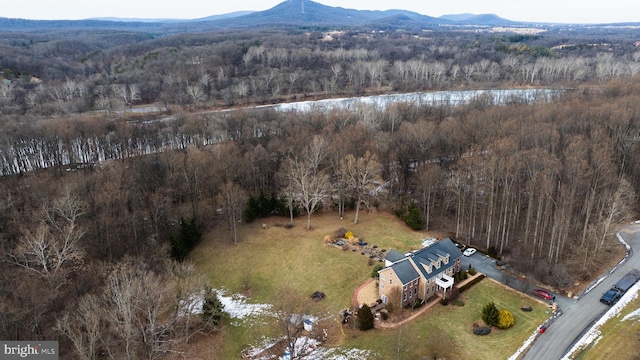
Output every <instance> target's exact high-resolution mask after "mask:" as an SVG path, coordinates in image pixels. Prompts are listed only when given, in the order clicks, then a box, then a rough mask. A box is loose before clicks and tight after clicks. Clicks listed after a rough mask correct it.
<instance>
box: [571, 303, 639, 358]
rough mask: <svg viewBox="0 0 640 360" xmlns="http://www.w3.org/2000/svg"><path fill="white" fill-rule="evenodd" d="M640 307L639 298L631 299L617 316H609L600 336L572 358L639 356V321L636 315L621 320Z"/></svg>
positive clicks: (601, 328)
mask: <svg viewBox="0 0 640 360" xmlns="http://www.w3.org/2000/svg"><path fill="white" fill-rule="evenodd" d="M639 308H640V299H637V298H636V299H635V300H633V301H631V302H630V303H629V304H628V305H627V306H625V307H624V309H622V311H621V312H620V314H618V316H615V317H613V318H611V319H610V320H609V321H607V322H606V323H605V324H604V325H603V326H602V327H600V332H601V333H602V334H603V336H602V338H601V339H599V340H598V341H597V343H596V344H595V345H592V346H589V347H587V348H586V349H584V350H582V351H581V352H579V353H578V354H577V355H575V356H574V359H580V360H591V359H616V360H618V359H619V360H631V359H638V358H640V347H639V346H638V341H640V321H639V319H638V316H635V317H632V318H630V319H627V320H623V319H624V317H625V316H627V315H628V314H629V313H631V312H634V311H636V312H637V310H638V309H639Z"/></svg>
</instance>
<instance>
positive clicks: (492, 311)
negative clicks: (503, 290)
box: [482, 302, 499, 326]
mask: <svg viewBox="0 0 640 360" xmlns="http://www.w3.org/2000/svg"><path fill="white" fill-rule="evenodd" d="M498 313H499V312H498V308H497V307H496V304H494V303H493V302H490V303H488V304H487V305H485V306H484V307H483V308H482V320H483V321H484V322H485V324H487V325H492V326H497V325H498Z"/></svg>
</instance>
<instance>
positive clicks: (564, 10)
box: [0, 0, 640, 23]
mask: <svg viewBox="0 0 640 360" xmlns="http://www.w3.org/2000/svg"><path fill="white" fill-rule="evenodd" d="M280 2H282V0H233V1H222V0H209V1H203V0H180V1H162V0H160V1H158V0H153V1H152V0H109V1H96V2H94V1H84V0H83V1H80V0H16V1H14V2H12V4H11V5H10V6H9V5H8V4H7V5H6V6H2V7H1V9H0V17H9V18H24V19H87V18H92V17H121V18H156V19H157V18H165V19H166V18H171V19H195V18H200V17H206V16H209V15H216V14H225V13H229V12H234V11H241V10H253V11H260V10H266V9H269V8H271V7H273V6H275V5H277V4H278V3H280ZM316 2H319V3H321V4H324V5H329V6H340V7H344V8H351V9H358V10H388V9H403V10H411V11H415V12H418V13H420V14H423V15H429V16H435V17H437V16H441V15H445V14H461V13H473V14H485V13H493V14H497V15H499V16H501V17H504V18H507V19H510V20H516V21H539V22H562V23H608V22H627V21H631V22H640V4H639V3H640V2H638V1H637V0H608V1H603V0H536V1H524V0H449V1H446V0H439V1H429V0H394V1H382V0H317V1H316Z"/></svg>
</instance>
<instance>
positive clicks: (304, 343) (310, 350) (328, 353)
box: [245, 337, 375, 360]
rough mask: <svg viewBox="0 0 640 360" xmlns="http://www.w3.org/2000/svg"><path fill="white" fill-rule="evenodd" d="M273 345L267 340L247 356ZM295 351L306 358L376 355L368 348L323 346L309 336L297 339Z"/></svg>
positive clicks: (269, 359) (274, 359)
mask: <svg viewBox="0 0 640 360" xmlns="http://www.w3.org/2000/svg"><path fill="white" fill-rule="evenodd" d="M273 345H274V343H273V342H272V341H269V342H266V343H265V345H263V346H262V347H261V348H260V349H256V348H253V349H251V351H250V352H247V353H245V356H257V355H259V354H260V353H262V352H265V351H266V350H268V349H269V348H270V347H272V346H273ZM295 353H296V354H298V355H302V357H303V358H304V359H305V360H360V359H369V358H371V357H373V356H374V355H375V354H374V353H373V352H371V351H368V350H360V349H342V348H327V347H323V346H321V343H320V342H319V341H317V340H314V339H310V338H308V337H301V338H298V339H297V340H296V343H295ZM249 358H250V359H254V360H288V359H289V358H290V357H288V356H287V355H285V354H282V355H281V356H277V355H265V356H261V357H258V358H253V357H249Z"/></svg>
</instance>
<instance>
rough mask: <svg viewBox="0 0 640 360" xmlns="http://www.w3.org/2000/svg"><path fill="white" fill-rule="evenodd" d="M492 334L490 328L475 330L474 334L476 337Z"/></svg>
mask: <svg viewBox="0 0 640 360" xmlns="http://www.w3.org/2000/svg"><path fill="white" fill-rule="evenodd" d="M490 332H491V328H490V327H488V326H483V327H479V328H475V329H473V333H474V334H476V335H489V333H490Z"/></svg>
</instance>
